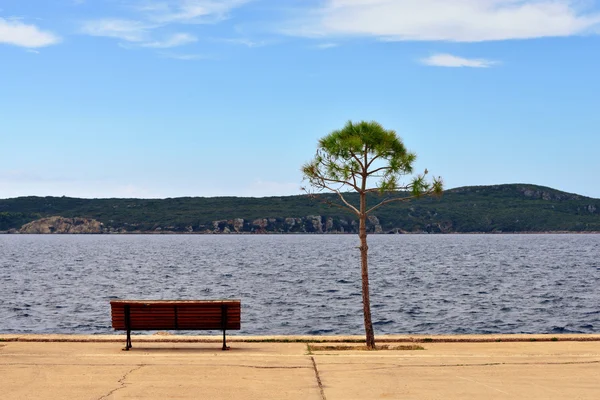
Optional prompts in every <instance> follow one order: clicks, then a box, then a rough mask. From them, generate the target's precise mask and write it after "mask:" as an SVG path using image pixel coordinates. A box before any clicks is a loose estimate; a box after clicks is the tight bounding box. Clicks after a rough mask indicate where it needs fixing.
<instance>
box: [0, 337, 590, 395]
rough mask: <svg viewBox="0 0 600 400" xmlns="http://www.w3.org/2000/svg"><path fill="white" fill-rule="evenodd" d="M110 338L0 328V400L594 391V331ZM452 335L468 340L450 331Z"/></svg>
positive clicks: (585, 393)
mask: <svg viewBox="0 0 600 400" xmlns="http://www.w3.org/2000/svg"><path fill="white" fill-rule="evenodd" d="M108 336H111V337H107V338H106V340H99V339H102V337H98V336H92V337H88V338H90V340H87V341H86V340H84V339H85V338H84V337H80V336H71V335H52V338H53V339H54V340H53V341H35V340H34V339H35V338H38V339H41V340H50V339H51V337H44V336H40V335H27V337H25V336H22V335H17V336H15V335H13V336H9V335H0V398H2V399H5V400H12V399H15V400H16V399H19V400H21V399H50V400H53V399H94V400H100V399H308V400H310V399H315V400H322V399H327V400H336V399H343V400H350V399H440V400H441V399H444V400H453V399H493V400H495V399H528V400H529V399H531V400H536V399H540V400H541V399H544V400H551V399H561V400H563V399H581V400H587V399H589V400H592V399H593V400H597V399H599V398H600V342H598V341H591V339H596V340H597V339H598V337H597V335H580V336H579V338H580V339H581V340H585V341H575V340H576V339H577V337H571V339H572V340H571V341H551V338H545V339H544V337H543V336H536V337H534V336H529V337H528V336H521V337H520V340H525V341H521V342H513V341H509V340H508V339H509V337H504V339H506V341H503V342H479V343H478V342H471V343H470V342H453V343H447V342H441V343H437V342H429V341H427V342H425V343H421V345H422V346H423V347H424V348H425V349H424V350H383V351H375V352H367V351H358V350H319V348H320V347H322V346H324V345H325V344H324V343H323V344H320V343H313V344H310V348H309V347H308V345H307V344H306V343H293V341H295V340H298V339H299V338H297V337H286V338H284V339H285V340H287V341H289V342H288V343H281V342H271V341H266V342H260V341H256V340H261V338H251V339H250V340H255V341H252V342H238V341H234V337H232V338H231V339H232V340H231V341H230V345H231V350H230V351H225V352H223V351H221V350H220V345H219V343H218V337H212V338H207V339H206V341H204V342H195V343H188V342H186V340H188V339H189V338H186V337H183V338H182V337H179V336H172V337H164V336H157V335H145V336H144V337H139V336H138V335H135V336H134V337H133V346H134V348H133V349H132V350H131V351H129V352H125V351H121V348H122V347H123V344H124V340H121V339H122V336H120V335H119V336H115V335H108ZM458 338H463V339H465V338H469V337H468V336H467V337H462V336H461V337H458V336H456V337H448V339H458ZM515 338H516V336H515ZM562 338H563V337H561V339H562ZM565 338H566V337H565ZM109 339H110V340H109ZM136 339H137V340H136ZM239 339H240V338H235V340H239ZM262 339H263V340H267V338H262ZM312 339H315V338H314V337H313V338H312ZM349 339H352V340H353V338H349ZM388 339H389V338H388ZM436 339H439V337H438V338H436ZM531 339H536V341H531ZM546 339H548V340H550V341H540V340H546ZM18 340H20V341H18ZM25 340H28V341H25ZM71 340H76V341H71ZM92 340H95V341H92ZM111 340H112V341H111ZM114 340H121V342H114ZM157 340H160V342H157ZM165 340H169V341H165ZM269 340H272V338H270V339H269ZM324 340H325V339H324ZM210 341H212V342H210ZM290 342H291V343H290ZM353 345H355V344H353Z"/></svg>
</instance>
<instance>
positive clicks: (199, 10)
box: [138, 0, 251, 23]
mask: <svg viewBox="0 0 600 400" xmlns="http://www.w3.org/2000/svg"><path fill="white" fill-rule="evenodd" d="M250 1H251V0H166V1H161V2H154V1H149V2H146V3H143V4H142V5H141V6H139V7H138V10H139V11H141V12H142V13H144V14H145V15H146V17H147V18H148V19H149V20H151V21H155V22H159V23H171V22H179V23H213V22H217V21H220V20H223V19H225V18H227V17H228V15H229V13H230V12H231V10H233V9H234V8H237V7H240V6H242V5H244V4H246V3H248V2H250Z"/></svg>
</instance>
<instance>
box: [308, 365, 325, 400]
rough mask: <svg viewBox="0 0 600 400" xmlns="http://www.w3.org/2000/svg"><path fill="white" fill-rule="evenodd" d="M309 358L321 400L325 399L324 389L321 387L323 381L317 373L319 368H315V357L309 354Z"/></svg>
mask: <svg viewBox="0 0 600 400" xmlns="http://www.w3.org/2000/svg"><path fill="white" fill-rule="evenodd" d="M310 360H311V361H312V365H313V369H314V371H315V377H316V378H317V384H318V385H319V392H320V393H321V400H327V397H325V389H324V388H323V382H321V376H320V375H319V370H318V369H317V363H316V362H315V358H314V357H313V356H310Z"/></svg>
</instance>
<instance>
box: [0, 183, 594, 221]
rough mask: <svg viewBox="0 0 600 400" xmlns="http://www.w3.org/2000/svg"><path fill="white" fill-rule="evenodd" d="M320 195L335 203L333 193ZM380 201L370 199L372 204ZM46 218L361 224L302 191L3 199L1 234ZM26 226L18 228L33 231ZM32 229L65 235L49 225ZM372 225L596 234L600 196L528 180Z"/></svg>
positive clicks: (401, 211) (419, 204)
mask: <svg viewBox="0 0 600 400" xmlns="http://www.w3.org/2000/svg"><path fill="white" fill-rule="evenodd" d="M347 196H348V199H349V200H350V201H354V202H356V200H357V198H358V197H357V195H356V194H354V193H348V194H347ZM320 198H321V199H322V200H330V201H336V200H337V198H336V196H335V195H332V194H324V195H321V196H320ZM379 200H381V198H378V197H377V196H373V198H371V199H370V203H372V204H375V203H376V202H377V201H379ZM49 217H63V218H70V219H71V220H69V221H74V222H70V225H69V224H67V225H69V226H74V225H73V224H75V223H79V222H77V221H80V220H79V219H82V220H83V219H85V220H86V221H89V223H90V224H92V225H90V226H94V229H95V230H94V232H102V233H109V232H180V233H185V232H190V233H192V232H193V233H235V232H249V233H250V232H252V233H267V232H282V233H300V232H302V233H304V232H306V233H326V232H327V233H342V232H344V233H346V232H352V233H354V232H356V231H357V224H358V221H357V220H356V218H355V217H354V216H353V215H352V214H350V213H348V212H345V211H344V210H341V209H339V208H337V207H332V206H329V205H326V204H324V203H323V202H320V201H317V200H314V199H311V198H309V197H308V196H305V195H300V196H284V197H266V198H248V197H209V198H205V197H180V198H168V199H80V198H70V197H18V198H12V199H4V200H0V231H5V232H6V231H11V232H15V231H19V230H20V229H21V228H22V227H23V225H25V224H28V223H30V222H32V221H37V220H40V219H42V218H46V219H45V220H43V221H42V222H40V221H37V222H36V223H37V224H38V225H39V224H42V225H44V224H45V223H47V222H46V221H56V220H57V219H56V218H49ZM75 218H78V219H75ZM61 221H63V224H62V225H61V226H65V224H64V221H65V220H64V219H63V220H61ZM96 221H98V222H99V224H96ZM86 223H87V222H86ZM31 226H32V224H30V225H28V227H29V228H28V229H24V230H23V232H26V231H27V232H31ZM98 227H99V228H98ZM36 229H38V231H40V232H48V231H50V232H58V233H60V232H63V231H61V230H60V228H56V229H55V228H54V227H52V226H50V227H49V229H48V226H42V227H39V226H38V227H36ZM65 229H66V228H65ZM70 229H71V228H70ZM86 229H87V228H86ZM369 230H370V231H371V232H376V233H421V232H433V233H453V232H462V233H467V232H556V231H568V232H591V231H597V232H600V199H594V198H589V197H585V196H580V195H576V194H571V193H565V192H561V191H558V190H555V189H551V188H547V187H542V186H536V185H529V184H508V185H494V186H468V187H461V188H455V189H450V190H448V191H446V192H444V195H443V196H442V197H441V198H439V199H438V198H422V199H419V200H415V201H411V202H408V203H392V204H388V205H386V206H384V207H382V208H380V209H378V210H377V211H376V212H375V214H374V216H373V217H372V218H371V219H370V221H369ZM71 231H73V232H75V231H77V232H79V231H81V229H80V230H71ZM85 231H91V230H85ZM64 232H67V231H64Z"/></svg>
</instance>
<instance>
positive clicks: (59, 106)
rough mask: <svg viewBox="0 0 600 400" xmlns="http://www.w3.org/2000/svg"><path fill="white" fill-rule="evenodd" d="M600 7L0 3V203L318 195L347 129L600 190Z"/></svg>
mask: <svg viewBox="0 0 600 400" xmlns="http://www.w3.org/2000/svg"><path fill="white" fill-rule="evenodd" d="M599 50H600V0H597V1H596V0H278V1H276V0H222V1H218V0H103V1H100V0H0V198H12V197H18V196H29V195H36V196H63V195H64V196H70V197H86V198H107V197H143V198H166V197H180V196H203V197H212V196H253V197H263V196H279V195H292V194H302V193H303V192H302V191H301V190H300V188H301V186H303V181H302V174H301V171H300V168H301V166H302V164H304V163H305V162H308V161H310V160H311V159H312V158H313V156H314V154H315V151H316V148H317V143H318V140H319V138H321V137H323V136H325V135H327V134H328V133H330V132H331V131H333V130H336V129H339V128H341V127H343V125H344V124H345V123H346V122H347V121H348V120H352V121H360V120H368V121H371V120H374V121H378V122H379V123H381V124H382V125H383V126H384V127H385V128H386V129H393V130H395V131H396V132H397V134H398V135H399V136H400V137H401V138H402V140H403V141H404V143H405V145H406V147H407V148H408V149H409V150H411V151H413V152H415V153H416V154H417V156H418V158H417V161H416V163H415V171H417V172H419V171H423V170H425V169H428V170H429V172H430V174H431V175H434V176H441V177H442V178H443V180H444V182H445V187H446V188H454V187H460V186H468V185H491V184H504V183H531V184H537V185H543V186H549V187H552V188H555V189H559V190H563V191H567V192H571V193H578V194H581V195H585V196H590V197H595V198H600V157H599V152H600V112H599V110H600V107H599V106H600V99H599V94H600V78H599V75H598V71H600V51H599Z"/></svg>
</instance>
